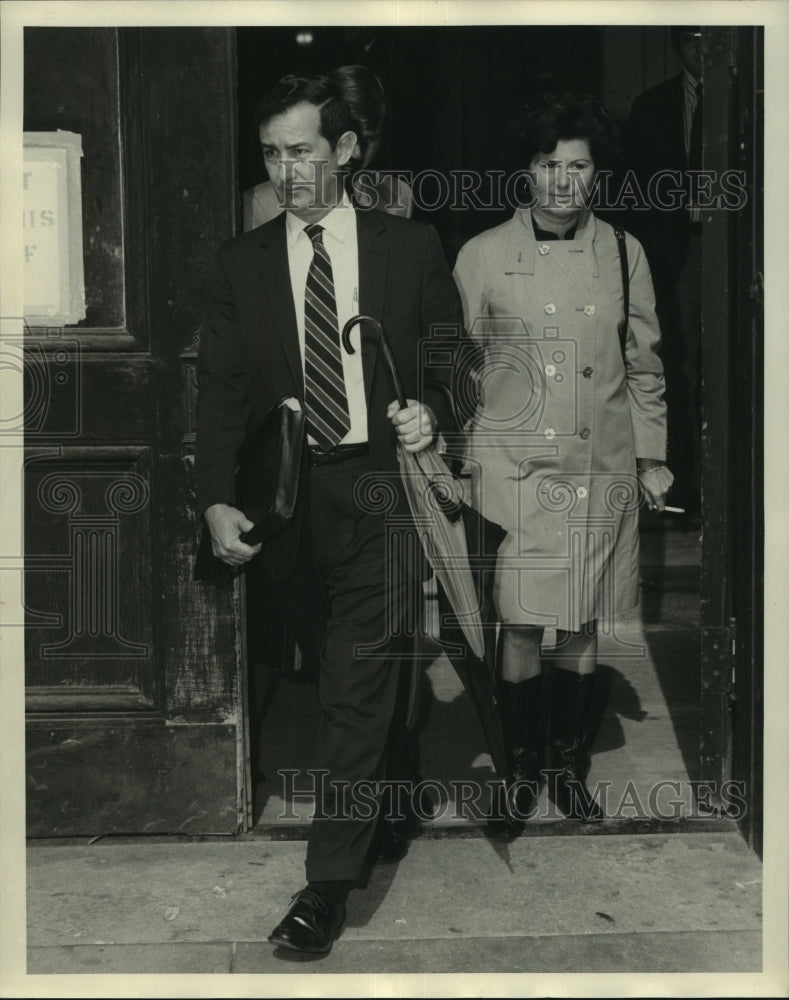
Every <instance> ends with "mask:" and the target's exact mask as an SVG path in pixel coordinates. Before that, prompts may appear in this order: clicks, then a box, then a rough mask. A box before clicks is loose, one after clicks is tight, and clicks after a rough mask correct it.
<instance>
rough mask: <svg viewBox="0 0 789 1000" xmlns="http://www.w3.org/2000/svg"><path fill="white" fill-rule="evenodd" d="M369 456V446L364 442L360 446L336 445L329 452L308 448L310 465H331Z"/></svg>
mask: <svg viewBox="0 0 789 1000" xmlns="http://www.w3.org/2000/svg"><path fill="white" fill-rule="evenodd" d="M369 454H370V445H369V444H368V443H367V442H366V441H364V442H362V443H361V444H337V445H335V446H334V447H333V448H332V449H331V451H321V450H320V448H313V447H310V465H333V464H334V463H335V462H344V461H345V460H346V459H348V458H361V457H362V455H369Z"/></svg>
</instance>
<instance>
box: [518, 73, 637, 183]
mask: <svg viewBox="0 0 789 1000" xmlns="http://www.w3.org/2000/svg"><path fill="white" fill-rule="evenodd" d="M562 139H564V140H570V139H585V140H586V141H587V142H588V143H589V152H590V153H591V154H592V159H593V160H594V164H595V168H596V169H597V170H600V169H614V168H615V167H616V166H617V164H618V163H619V160H620V156H621V151H620V146H619V137H618V134H617V128H616V125H615V123H614V122H613V120H612V119H611V117H610V116H609V114H608V112H607V111H606V110H605V108H604V107H603V105H602V104H601V103H600V101H599V100H598V99H597V98H596V97H594V96H593V95H592V94H573V93H567V92H564V93H558V92H554V91H551V92H548V93H545V94H540V95H539V96H538V97H535V98H532V99H531V100H529V101H528V102H527V103H526V105H525V106H524V107H523V109H522V110H521V113H520V114H519V115H518V116H517V118H516V120H515V123H514V128H513V152H514V153H515V156H516V157H517V160H518V164H517V165H518V166H519V167H522V168H528V166H529V164H530V163H531V161H532V160H533V159H534V157H535V156H537V155H538V154H539V153H551V152H553V150H554V149H556V144H557V143H558V142H559V141H560V140H562Z"/></svg>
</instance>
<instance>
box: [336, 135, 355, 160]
mask: <svg viewBox="0 0 789 1000" xmlns="http://www.w3.org/2000/svg"><path fill="white" fill-rule="evenodd" d="M356 142H357V139H356V133H355V132H351V131H350V130H349V131H347V132H343V134H342V135H341V136H340V138H339V139H338V140H337V165H338V166H340V167H344V166H345V164H346V163H347V162H348V161H349V160H350V159H351V156H352V155H353V150H354V147H355V146H356Z"/></svg>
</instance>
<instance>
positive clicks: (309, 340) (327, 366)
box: [304, 225, 351, 451]
mask: <svg viewBox="0 0 789 1000" xmlns="http://www.w3.org/2000/svg"><path fill="white" fill-rule="evenodd" d="M304 231H305V232H306V234H307V236H309V238H310V240H311V241H312V250H313V254H312V263H311V264H310V269H309V271H308V272H307V285H306V290H305V301H304V388H305V397H306V398H305V402H306V406H307V420H308V425H309V430H310V434H311V435H312V437H313V438H314V439H315V441H317V443H318V445H319V447H321V448H323V449H324V450H325V451H329V450H331V449H332V448H333V447H334V446H335V445H336V444H337V443H338V442H340V441H341V440H342V439H343V438H344V437H345V435H346V434H347V433H348V431H349V430H350V428H351V418H350V416H349V413H348V397H347V395H346V392H345V379H344V378H343V368H342V356H341V354H340V332H339V327H338V325H337V303H336V300H335V297H334V277H333V275H332V268H331V260H330V258H329V255H328V253H327V252H326V247H325V246H324V245H323V226H318V225H312V226H306V227H305V230H304Z"/></svg>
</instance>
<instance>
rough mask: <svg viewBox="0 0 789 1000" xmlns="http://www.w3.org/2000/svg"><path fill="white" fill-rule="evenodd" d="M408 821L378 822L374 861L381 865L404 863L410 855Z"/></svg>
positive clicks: (373, 846) (383, 820) (374, 842)
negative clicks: (405, 858)
mask: <svg viewBox="0 0 789 1000" xmlns="http://www.w3.org/2000/svg"><path fill="white" fill-rule="evenodd" d="M408 828H409V821H408V820H407V819H382V820H379V821H378V827H377V829H376V831H375V837H374V839H373V843H372V851H371V854H372V860H373V861H374V862H377V863H379V864H393V863H394V862H395V861H402V859H403V858H404V857H405V856H406V854H408Z"/></svg>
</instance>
